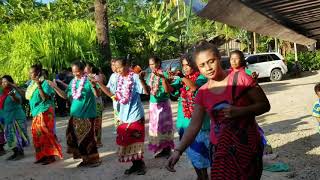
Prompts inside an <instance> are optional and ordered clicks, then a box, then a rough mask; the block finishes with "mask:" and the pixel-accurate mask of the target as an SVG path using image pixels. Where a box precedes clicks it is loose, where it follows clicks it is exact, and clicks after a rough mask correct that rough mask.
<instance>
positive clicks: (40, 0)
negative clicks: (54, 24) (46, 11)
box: [38, 0, 54, 3]
mask: <svg viewBox="0 0 320 180" xmlns="http://www.w3.org/2000/svg"><path fill="white" fill-rule="evenodd" d="M38 1H39V2H43V3H48V2H52V1H54V0H38Z"/></svg>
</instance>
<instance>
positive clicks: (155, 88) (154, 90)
mask: <svg viewBox="0 0 320 180" xmlns="http://www.w3.org/2000/svg"><path fill="white" fill-rule="evenodd" d="M156 72H158V73H161V72H162V71H161V69H159V70H156ZM154 76H155V74H154V73H151V76H150V92H151V94H152V95H154V96H155V95H157V92H158V90H159V83H160V77H159V76H156V78H155V79H154ZM153 81H155V82H153Z"/></svg>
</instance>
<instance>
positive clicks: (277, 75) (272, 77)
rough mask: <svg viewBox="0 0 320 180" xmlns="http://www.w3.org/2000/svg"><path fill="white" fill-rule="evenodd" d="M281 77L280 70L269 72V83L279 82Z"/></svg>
mask: <svg viewBox="0 0 320 180" xmlns="http://www.w3.org/2000/svg"><path fill="white" fill-rule="evenodd" d="M282 77H283V74H282V72H281V70H280V69H273V70H272V71H271V75H270V80H271V81H280V80H281V79H282Z"/></svg>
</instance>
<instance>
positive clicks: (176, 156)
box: [166, 151, 181, 172]
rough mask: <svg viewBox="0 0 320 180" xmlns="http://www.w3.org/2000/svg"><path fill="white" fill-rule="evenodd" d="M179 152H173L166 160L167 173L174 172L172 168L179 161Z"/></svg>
mask: <svg viewBox="0 0 320 180" xmlns="http://www.w3.org/2000/svg"><path fill="white" fill-rule="evenodd" d="M180 156H181V155H180V152H179V151H174V152H173V153H172V154H171V156H170V157H169V159H168V162H167V165H166V168H167V170H168V171H170V172H176V170H175V169H174V166H175V165H176V164H177V162H178V161H179V159H180Z"/></svg>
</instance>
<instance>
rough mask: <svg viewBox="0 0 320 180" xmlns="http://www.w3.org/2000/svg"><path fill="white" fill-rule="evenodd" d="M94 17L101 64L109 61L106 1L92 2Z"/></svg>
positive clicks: (96, 0)
mask: <svg viewBox="0 0 320 180" xmlns="http://www.w3.org/2000/svg"><path fill="white" fill-rule="evenodd" d="M94 12H95V13H94V17H95V21H96V30H97V39H98V44H99V47H100V53H101V56H102V62H103V63H104V62H105V61H108V60H110V59H111V49H110V39H109V27H108V14H107V0H95V2H94Z"/></svg>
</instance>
